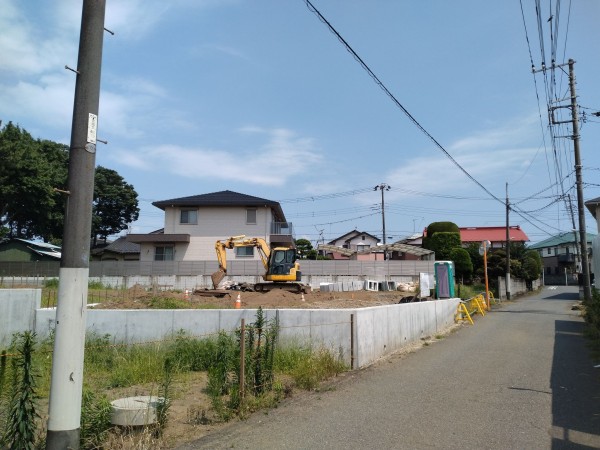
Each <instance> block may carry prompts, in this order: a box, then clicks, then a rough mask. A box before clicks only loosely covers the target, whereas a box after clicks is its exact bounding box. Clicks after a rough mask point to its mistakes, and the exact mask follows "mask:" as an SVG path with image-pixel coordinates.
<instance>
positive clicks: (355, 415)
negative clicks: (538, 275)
mask: <svg viewBox="0 0 600 450" xmlns="http://www.w3.org/2000/svg"><path fill="white" fill-rule="evenodd" d="M576 299H577V288H573V287H571V288H566V287H558V288H554V289H552V288H548V287H547V288H544V290H543V291H542V292H541V293H540V294H538V295H536V296H531V297H527V298H522V299H518V300H516V301H513V302H509V303H505V304H503V305H502V306H501V307H499V308H495V309H494V310H493V311H492V312H490V313H489V314H487V315H486V316H485V317H480V316H477V318H476V320H475V325H474V326H471V325H465V326H463V327H461V328H460V329H459V330H458V331H457V332H454V333H451V334H450V335H448V336H446V337H445V338H443V339H441V340H438V341H436V342H434V343H433V344H431V345H428V346H424V347H423V348H421V349H420V350H418V351H416V352H414V353H411V354H408V355H397V356H394V357H392V358H390V359H389V360H386V361H385V362H380V363H378V364H377V365H375V366H373V367H370V368H368V369H365V370H361V371H357V372H355V373H353V374H350V375H347V376H346V377H344V379H343V380H341V381H340V382H338V383H335V384H334V388H333V389H331V390H329V391H324V392H318V393H310V394H307V395H302V396H300V398H296V399H292V400H291V401H288V402H286V403H285V404H284V405H282V406H281V407H279V408H277V409H274V410H271V411H269V412H268V413H260V412H259V413H255V414H254V415H253V416H252V417H251V418H250V419H249V420H246V421H243V422H236V423H232V424H231V425H230V426H228V427H226V428H224V429H223V430H221V431H219V432H218V433H216V434H213V435H210V436H206V437H204V438H202V439H200V440H198V441H195V442H192V443H189V444H187V445H185V446H182V447H180V450H191V449H205V448H209V449H222V448H235V449H392V448H393V449H563V448H565V449H566V448H569V449H591V448H600V369H598V368H597V369H594V368H593V362H592V360H591V358H590V355H589V352H588V350H587V348H586V346H585V339H584V338H583V336H582V331H583V321H582V319H581V318H580V317H578V312H577V311H572V310H571V306H572V305H573V304H574V303H575V302H576Z"/></svg>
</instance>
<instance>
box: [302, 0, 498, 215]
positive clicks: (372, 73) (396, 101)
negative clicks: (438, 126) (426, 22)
mask: <svg viewBox="0 0 600 450" xmlns="http://www.w3.org/2000/svg"><path fill="white" fill-rule="evenodd" d="M304 1H305V3H306V6H307V7H308V9H309V10H310V11H311V12H312V13H314V14H315V15H316V16H317V17H318V18H319V20H320V21H321V22H322V23H323V24H325V25H326V26H327V28H329V31H330V32H331V33H333V34H334V35H335V36H336V37H337V39H338V40H339V41H340V42H341V44H342V45H343V46H344V47H345V48H346V50H347V51H348V52H349V53H350V54H351V55H352V56H353V57H354V59H355V60H356V61H357V62H358V63H359V64H360V65H361V67H362V68H363V69H364V70H365V71H366V72H367V73H368V74H369V76H370V77H371V78H372V79H373V81H375V83H376V84H377V85H378V86H379V87H380V88H381V90H383V92H385V94H386V95H387V96H388V97H389V98H390V99H391V100H392V101H393V102H394V104H395V105H396V106H397V107H398V108H399V109H400V110H401V111H402V112H403V113H404V114H405V115H406V117H408V118H409V120H410V121H411V122H412V123H413V124H414V125H415V126H416V127H417V128H418V129H419V130H420V131H421V132H422V133H423V134H424V135H425V136H427V137H428V138H429V139H430V140H431V141H432V142H433V143H434V144H435V145H436V147H438V148H439V149H440V150H441V151H442V152H443V153H444V154H445V155H446V157H447V158H448V159H449V160H450V161H451V162H452V163H453V164H454V165H455V166H456V167H458V169H459V170H460V171H461V172H463V173H464V174H465V175H466V176H467V177H468V178H469V179H470V180H471V181H473V182H474V183H475V184H476V185H477V186H479V187H480V188H481V189H483V190H484V191H485V192H486V193H487V194H488V195H489V196H490V197H492V198H493V199H495V200H496V201H498V202H499V203H502V204H504V201H503V200H501V199H499V198H498V197H496V196H495V195H494V194H492V193H491V192H490V191H489V190H488V189H487V188H486V187H485V186H484V185H483V184H481V183H480V182H479V181H478V180H477V179H475V177H473V176H472V175H471V174H470V173H469V172H467V170H466V169H465V168H464V167H462V166H461V165H460V164H459V163H458V161H456V160H455V159H454V158H453V157H452V155H451V154H450V153H449V152H448V151H447V150H446V149H445V148H444V147H443V146H442V144H440V143H439V142H438V141H437V140H436V139H435V138H434V137H433V136H432V135H431V134H430V133H429V132H428V131H427V130H426V129H425V128H424V127H423V126H422V125H421V124H420V123H419V122H418V121H417V119H415V118H414V117H413V115H412V114H411V113H410V112H409V111H408V110H407V109H406V108H405V107H404V106H403V105H402V104H401V103H400V101H398V99H397V98H396V97H395V96H394V94H392V93H391V92H390V90H389V89H388V88H387V87H386V86H385V84H383V82H382V81H381V80H380V79H379V78H378V77H377V75H375V73H374V72H373V71H372V70H371V68H370V67H369V66H368V65H367V64H366V63H365V62H364V61H363V59H362V58H361V57H360V56H359V55H358V54H357V53H356V52H355V51H354V49H353V48H352V47H351V46H350V44H348V42H346V40H345V39H344V38H343V37H342V35H341V34H340V33H338V31H337V30H336V29H335V28H334V27H333V25H331V23H329V21H328V20H327V19H326V18H325V17H324V16H323V15H322V14H321V12H320V11H319V10H318V9H317V8H316V7H315V6H314V5H313V4H312V3H311V2H310V0H304Z"/></svg>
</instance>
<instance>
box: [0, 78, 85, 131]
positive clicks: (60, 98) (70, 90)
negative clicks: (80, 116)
mask: <svg viewBox="0 0 600 450" xmlns="http://www.w3.org/2000/svg"><path fill="white" fill-rule="evenodd" d="M74 86H75V81H74V78H73V77H72V76H70V75H69V74H65V73H59V74H57V75H47V76H43V77H41V78H39V82H38V83H30V82H27V81H20V82H18V83H17V84H16V85H14V86H5V85H0V115H1V116H3V117H6V118H8V119H16V118H24V117H26V118H27V119H28V120H31V121H33V120H35V121H37V122H41V123H45V124H46V125H51V126H55V127H64V125H65V124H69V123H70V122H71V118H72V114H73V95H74Z"/></svg>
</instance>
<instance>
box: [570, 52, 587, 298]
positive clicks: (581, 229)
mask: <svg viewBox="0 0 600 450" xmlns="http://www.w3.org/2000/svg"><path fill="white" fill-rule="evenodd" d="M574 65H575V61H573V60H572V59H569V86H570V88H571V117H572V121H573V149H574V152H575V184H576V185H577V209H578V212H579V239H580V244H581V268H582V270H583V298H584V299H585V301H590V300H591V299H592V286H591V284H590V265H589V262H588V250H587V237H586V232H585V209H584V205H583V181H582V178H581V156H580V154H579V118H578V117H577V95H576V93H575V71H574Z"/></svg>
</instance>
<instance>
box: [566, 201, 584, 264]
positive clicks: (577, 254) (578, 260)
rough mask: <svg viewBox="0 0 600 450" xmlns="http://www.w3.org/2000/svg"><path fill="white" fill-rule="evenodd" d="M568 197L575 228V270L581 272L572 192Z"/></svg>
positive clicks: (579, 248) (572, 222) (572, 223)
mask: <svg viewBox="0 0 600 450" xmlns="http://www.w3.org/2000/svg"><path fill="white" fill-rule="evenodd" d="M567 198H568V200H569V214H570V216H571V225H572V227H573V228H572V230H573V239H574V243H575V255H576V259H575V271H576V272H577V273H579V270H578V266H577V265H578V264H581V251H580V250H581V247H580V246H579V242H577V228H576V227H575V215H574V214H573V203H572V202H571V194H567Z"/></svg>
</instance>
